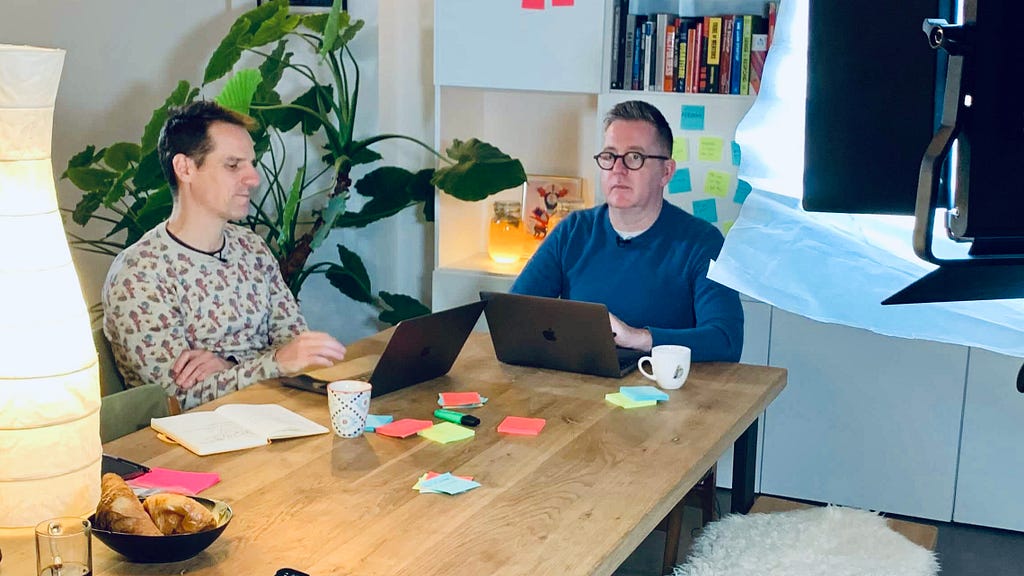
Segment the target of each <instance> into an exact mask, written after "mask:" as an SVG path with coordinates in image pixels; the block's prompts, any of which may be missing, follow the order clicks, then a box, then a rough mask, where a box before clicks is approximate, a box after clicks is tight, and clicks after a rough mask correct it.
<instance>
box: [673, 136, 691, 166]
mask: <svg viewBox="0 0 1024 576" xmlns="http://www.w3.org/2000/svg"><path fill="white" fill-rule="evenodd" d="M672 159H673V160H675V161H676V162H687V161H689V160H690V142H689V141H688V140H687V139H686V138H673V139H672Z"/></svg>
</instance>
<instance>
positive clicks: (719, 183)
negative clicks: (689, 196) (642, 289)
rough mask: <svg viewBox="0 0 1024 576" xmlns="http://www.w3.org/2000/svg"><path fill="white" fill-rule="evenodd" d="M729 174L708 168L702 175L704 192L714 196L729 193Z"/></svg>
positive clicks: (718, 196)
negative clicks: (704, 174)
mask: <svg viewBox="0 0 1024 576" xmlns="http://www.w3.org/2000/svg"><path fill="white" fill-rule="evenodd" d="M730 180H731V178H729V174H728V173H726V172H719V171H718V170H708V174H707V176H705V177H704V193H705V194H707V195H708V196H714V197H716V198H725V197H726V195H728V194H729V181H730Z"/></svg>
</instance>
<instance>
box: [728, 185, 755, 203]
mask: <svg viewBox="0 0 1024 576" xmlns="http://www.w3.org/2000/svg"><path fill="white" fill-rule="evenodd" d="M751 191H752V188H751V187H750V183H749V182H747V181H746V180H737V181H736V195H735V196H733V197H732V200H733V202H735V203H737V204H743V202H745V201H746V200H747V196H750V192H751Z"/></svg>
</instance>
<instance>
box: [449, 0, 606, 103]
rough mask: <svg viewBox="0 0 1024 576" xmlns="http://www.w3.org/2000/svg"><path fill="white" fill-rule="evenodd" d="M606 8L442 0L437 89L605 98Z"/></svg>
mask: <svg viewBox="0 0 1024 576" xmlns="http://www.w3.org/2000/svg"><path fill="white" fill-rule="evenodd" d="M604 16H605V3H604V2H602V1H600V0H580V1H579V2H575V3H574V5H573V6H548V7H547V9H545V10H526V9H523V7H522V3H521V2H520V0H435V4H434V50H435V70H436V72H435V84H438V85H441V86H473V87H486V88H508V89H514V90H544V91H552V92H589V93H591V94H596V93H598V92H600V91H601V76H602V74H601V72H602V70H603V66H602V62H603V58H604V50H603V49H602V46H603V44H602V40H603V37H604Z"/></svg>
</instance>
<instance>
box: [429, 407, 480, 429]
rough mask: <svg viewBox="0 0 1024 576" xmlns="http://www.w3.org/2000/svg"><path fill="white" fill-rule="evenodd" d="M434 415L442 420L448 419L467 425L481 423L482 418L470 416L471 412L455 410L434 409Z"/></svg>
mask: <svg viewBox="0 0 1024 576" xmlns="http://www.w3.org/2000/svg"><path fill="white" fill-rule="evenodd" d="M434 416H435V417H436V418H440V419H441V420H447V421H448V422H454V423H456V424H463V425H465V426H476V425H477V424H479V423H480V419H479V418H477V417H476V416H470V415H469V414H462V413H461V412H456V411H454V410H442V409H438V410H434Z"/></svg>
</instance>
